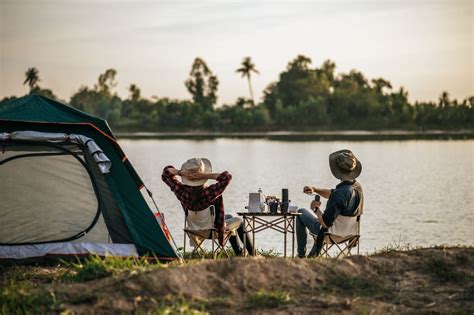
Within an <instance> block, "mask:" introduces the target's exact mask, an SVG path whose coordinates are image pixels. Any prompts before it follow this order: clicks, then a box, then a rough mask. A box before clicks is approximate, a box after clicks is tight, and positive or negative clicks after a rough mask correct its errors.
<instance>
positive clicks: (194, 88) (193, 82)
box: [185, 58, 219, 110]
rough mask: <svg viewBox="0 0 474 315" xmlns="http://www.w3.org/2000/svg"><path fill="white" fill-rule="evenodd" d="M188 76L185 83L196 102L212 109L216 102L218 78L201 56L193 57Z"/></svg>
mask: <svg viewBox="0 0 474 315" xmlns="http://www.w3.org/2000/svg"><path fill="white" fill-rule="evenodd" d="M189 75H190V78H189V79H188V80H186V82H185V85H186V88H187V89H188V91H189V93H191V95H192V97H193V101H194V103H196V104H200V105H201V106H203V107H204V108H205V109H207V110H212V108H213V106H214V105H215V104H216V102H217V87H218V86H219V80H218V79H217V76H215V75H214V74H213V73H212V71H211V70H210V69H209V67H208V66H207V64H206V63H205V62H204V60H202V59H201V58H196V59H194V63H193V65H192V68H191V72H190V73H189Z"/></svg>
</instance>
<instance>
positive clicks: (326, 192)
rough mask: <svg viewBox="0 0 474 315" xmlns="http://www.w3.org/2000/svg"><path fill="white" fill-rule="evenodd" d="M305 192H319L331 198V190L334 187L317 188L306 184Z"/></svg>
mask: <svg viewBox="0 0 474 315" xmlns="http://www.w3.org/2000/svg"><path fill="white" fill-rule="evenodd" d="M303 192H304V193H305V194H310V195H311V194H318V195H320V196H321V197H323V198H326V199H329V197H331V192H332V189H326V188H316V187H312V186H304V188H303Z"/></svg>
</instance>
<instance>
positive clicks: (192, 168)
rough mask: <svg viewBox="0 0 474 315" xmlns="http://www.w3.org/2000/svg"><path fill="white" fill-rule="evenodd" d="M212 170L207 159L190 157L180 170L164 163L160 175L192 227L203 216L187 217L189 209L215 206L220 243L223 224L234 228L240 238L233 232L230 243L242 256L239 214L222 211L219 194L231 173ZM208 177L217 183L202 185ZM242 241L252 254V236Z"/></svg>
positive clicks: (200, 222) (216, 227) (200, 220)
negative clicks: (235, 215) (164, 165)
mask: <svg viewBox="0 0 474 315" xmlns="http://www.w3.org/2000/svg"><path fill="white" fill-rule="evenodd" d="M211 172H212V166H211V162H210V161H209V160H208V159H204V158H203V159H199V158H193V159H189V160H187V161H186V162H184V164H183V165H182V166H181V170H177V169H176V168H174V167H173V166H166V167H165V168H164V169H163V174H162V175H161V178H162V180H163V181H164V182H165V184H166V185H168V186H169V187H170V188H171V191H172V192H173V193H174V194H175V196H176V198H178V200H179V201H180V203H181V205H182V207H183V210H184V213H185V215H186V217H187V219H188V223H192V224H193V226H199V225H200V224H201V225H202V222H204V221H206V220H205V218H203V216H202V215H201V216H196V215H192V216H189V215H188V214H189V211H203V210H206V209H208V208H209V207H210V206H214V207H215V210H216V213H215V219H214V227H215V229H216V230H217V232H218V237H219V243H220V244H221V246H222V244H223V241H224V231H225V229H226V227H227V229H229V230H231V229H237V234H238V237H239V238H240V241H239V239H238V238H237V237H236V236H235V235H233V236H231V237H230V238H229V242H230V244H231V246H232V249H233V250H234V252H235V254H236V255H237V256H241V255H242V252H243V251H242V247H241V244H242V243H243V240H244V228H243V222H242V219H241V218H239V217H233V216H232V215H230V214H225V213H224V201H223V198H222V193H223V192H224V190H225V189H226V187H227V185H228V184H229V183H230V181H231V179H232V175H230V173H229V172H227V171H225V172H222V173H211ZM176 175H178V176H181V180H182V182H180V181H179V180H178V179H177V178H176ZM208 179H213V180H215V181H217V183H215V184H212V185H210V186H205V183H206V182H207V180H208ZM209 215H210V214H209ZM194 218H196V219H195V221H196V222H189V220H193V219H194ZM207 222H209V221H207ZM245 236H247V235H245ZM245 243H246V248H247V251H248V253H249V254H251V255H252V254H253V252H254V251H253V245H252V243H251V239H250V238H249V237H247V239H246V242H245Z"/></svg>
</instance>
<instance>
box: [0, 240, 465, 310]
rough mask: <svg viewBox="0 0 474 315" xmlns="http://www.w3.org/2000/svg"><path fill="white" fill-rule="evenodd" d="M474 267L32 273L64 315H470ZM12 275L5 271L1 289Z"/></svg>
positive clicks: (402, 261) (428, 260) (437, 262)
mask: <svg viewBox="0 0 474 315" xmlns="http://www.w3.org/2000/svg"><path fill="white" fill-rule="evenodd" d="M473 263H474V248H473V247H452V248H442V247H438V248H426V249H415V250H407V251H387V252H382V253H378V254H375V255H372V256H353V257H349V258H344V259H322V258H317V259H283V258H235V259H231V260H227V259H220V260H216V261H212V260H206V261H197V262H196V261H194V262H191V263H189V264H184V265H180V266H167V267H163V268H155V269H153V270H144V271H133V272H127V273H123V274H119V275H114V276H108V277H105V278H101V279H98V280H92V281H85V282H68V281H58V280H55V279H56V278H55V277H53V276H51V277H50V276H49V275H48V273H49V274H54V273H55V272H57V271H54V270H52V269H51V268H47V267H38V266H36V267H29V268H30V273H29V274H30V275H32V274H35V275H36V276H31V281H37V282H39V283H40V285H39V286H35V290H37V291H40V292H43V293H44V292H46V293H48V294H50V295H53V296H54V301H55V306H54V308H53V309H50V310H49V311H51V312H64V313H66V314H67V313H69V314H73V313H78V314H82V313H83V314H91V313H95V314H104V313H105V314H107V313H110V314H111V313H138V314H147V313H153V314H155V313H156V314H174V313H185V314H199V312H202V313H211V314H316V313H317V314H413V313H419V314H451V313H452V314H474V268H473ZM22 268H25V267H22ZM12 272H13V271H12V269H11V268H6V269H4V270H3V277H1V279H2V280H1V281H2V282H0V284H1V285H5V284H6V283H7V282H8V281H11V276H9V274H10V273H12ZM52 279H53V280H52ZM259 292H260V293H259ZM170 305H171V306H170ZM173 305H174V306H173ZM176 305H177V306H176ZM49 311H48V312H49Z"/></svg>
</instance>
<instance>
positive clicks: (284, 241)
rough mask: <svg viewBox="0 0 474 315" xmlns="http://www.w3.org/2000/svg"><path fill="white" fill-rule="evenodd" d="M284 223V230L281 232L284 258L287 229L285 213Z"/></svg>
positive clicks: (284, 255)
mask: <svg viewBox="0 0 474 315" xmlns="http://www.w3.org/2000/svg"><path fill="white" fill-rule="evenodd" d="M284 225H285V232H283V235H284V236H283V238H284V240H283V246H284V247H283V257H284V258H286V231H287V229H288V227H287V217H286V215H285V221H284Z"/></svg>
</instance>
